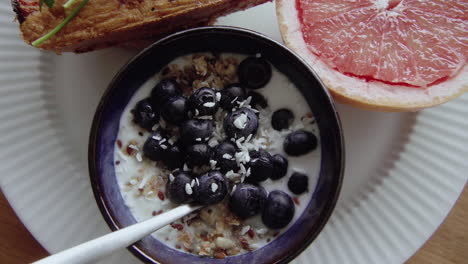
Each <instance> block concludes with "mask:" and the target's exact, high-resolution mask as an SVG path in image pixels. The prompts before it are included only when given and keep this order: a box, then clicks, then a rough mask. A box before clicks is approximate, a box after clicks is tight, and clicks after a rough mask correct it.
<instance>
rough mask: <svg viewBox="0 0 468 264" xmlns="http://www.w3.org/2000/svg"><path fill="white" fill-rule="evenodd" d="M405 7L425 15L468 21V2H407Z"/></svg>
mask: <svg viewBox="0 0 468 264" xmlns="http://www.w3.org/2000/svg"><path fill="white" fill-rule="evenodd" d="M402 4H403V6H404V7H407V8H408V9H413V10H414V9H416V10H421V11H423V12H425V13H430V14H439V15H443V16H446V17H452V18H459V19H462V20H466V19H468V13H467V12H466V10H468V2H467V1H460V0H430V1H429V0H417V1H416V0H409V1H408V0H406V1H403V3H402Z"/></svg>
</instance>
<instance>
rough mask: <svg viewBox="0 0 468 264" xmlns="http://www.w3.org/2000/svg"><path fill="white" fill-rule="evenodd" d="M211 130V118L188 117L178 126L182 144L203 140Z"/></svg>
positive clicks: (208, 135)
mask: <svg viewBox="0 0 468 264" xmlns="http://www.w3.org/2000/svg"><path fill="white" fill-rule="evenodd" d="M213 131H214V123H213V121H212V120H202V119H190V120H187V121H185V122H184V123H182V125H181V126H180V138H181V140H182V142H183V143H184V144H191V143H200V142H205V141H207V140H208V138H209V137H211V135H212V134H213Z"/></svg>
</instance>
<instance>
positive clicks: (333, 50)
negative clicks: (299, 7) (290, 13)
mask: <svg viewBox="0 0 468 264" xmlns="http://www.w3.org/2000/svg"><path fill="white" fill-rule="evenodd" d="M377 14H378V9H377V8H375V7H365V8H358V9H353V10H350V11H349V12H345V13H342V14H339V15H335V16H332V17H329V18H326V19H323V20H320V21H315V22H314V23H307V24H304V25H303V29H302V32H303V34H304V39H305V41H306V42H307V43H309V44H310V45H309V48H310V49H311V51H312V52H315V53H316V54H318V55H321V57H322V58H324V59H329V62H330V63H332V59H333V58H334V57H336V56H337V55H338V54H339V50H341V48H342V47H343V45H345V44H346V43H348V42H349V41H350V40H352V39H353V38H354V37H355V35H356V34H358V33H359V31H360V30H361V28H362V27H364V26H365V25H366V24H367V23H368V21H369V20H372V18H373V17H374V16H376V15H377ZM304 15H306V14H304ZM308 19H309V18H308V17H303V21H308Z"/></svg>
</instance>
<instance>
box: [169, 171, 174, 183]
mask: <svg viewBox="0 0 468 264" xmlns="http://www.w3.org/2000/svg"><path fill="white" fill-rule="evenodd" d="M174 180H175V177H174V175H172V173H171V174H169V181H170V182H173V181H174Z"/></svg>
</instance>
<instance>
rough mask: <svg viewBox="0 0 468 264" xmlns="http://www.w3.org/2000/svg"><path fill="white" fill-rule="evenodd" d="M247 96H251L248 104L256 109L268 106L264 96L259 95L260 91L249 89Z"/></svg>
mask: <svg viewBox="0 0 468 264" xmlns="http://www.w3.org/2000/svg"><path fill="white" fill-rule="evenodd" d="M247 97H252V99H251V101H250V105H251V106H252V107H254V108H256V109H262V108H267V107H268V101H267V99H266V98H265V96H263V95H261V94H260V93H257V92H254V91H250V92H249V93H248V94H247Z"/></svg>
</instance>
